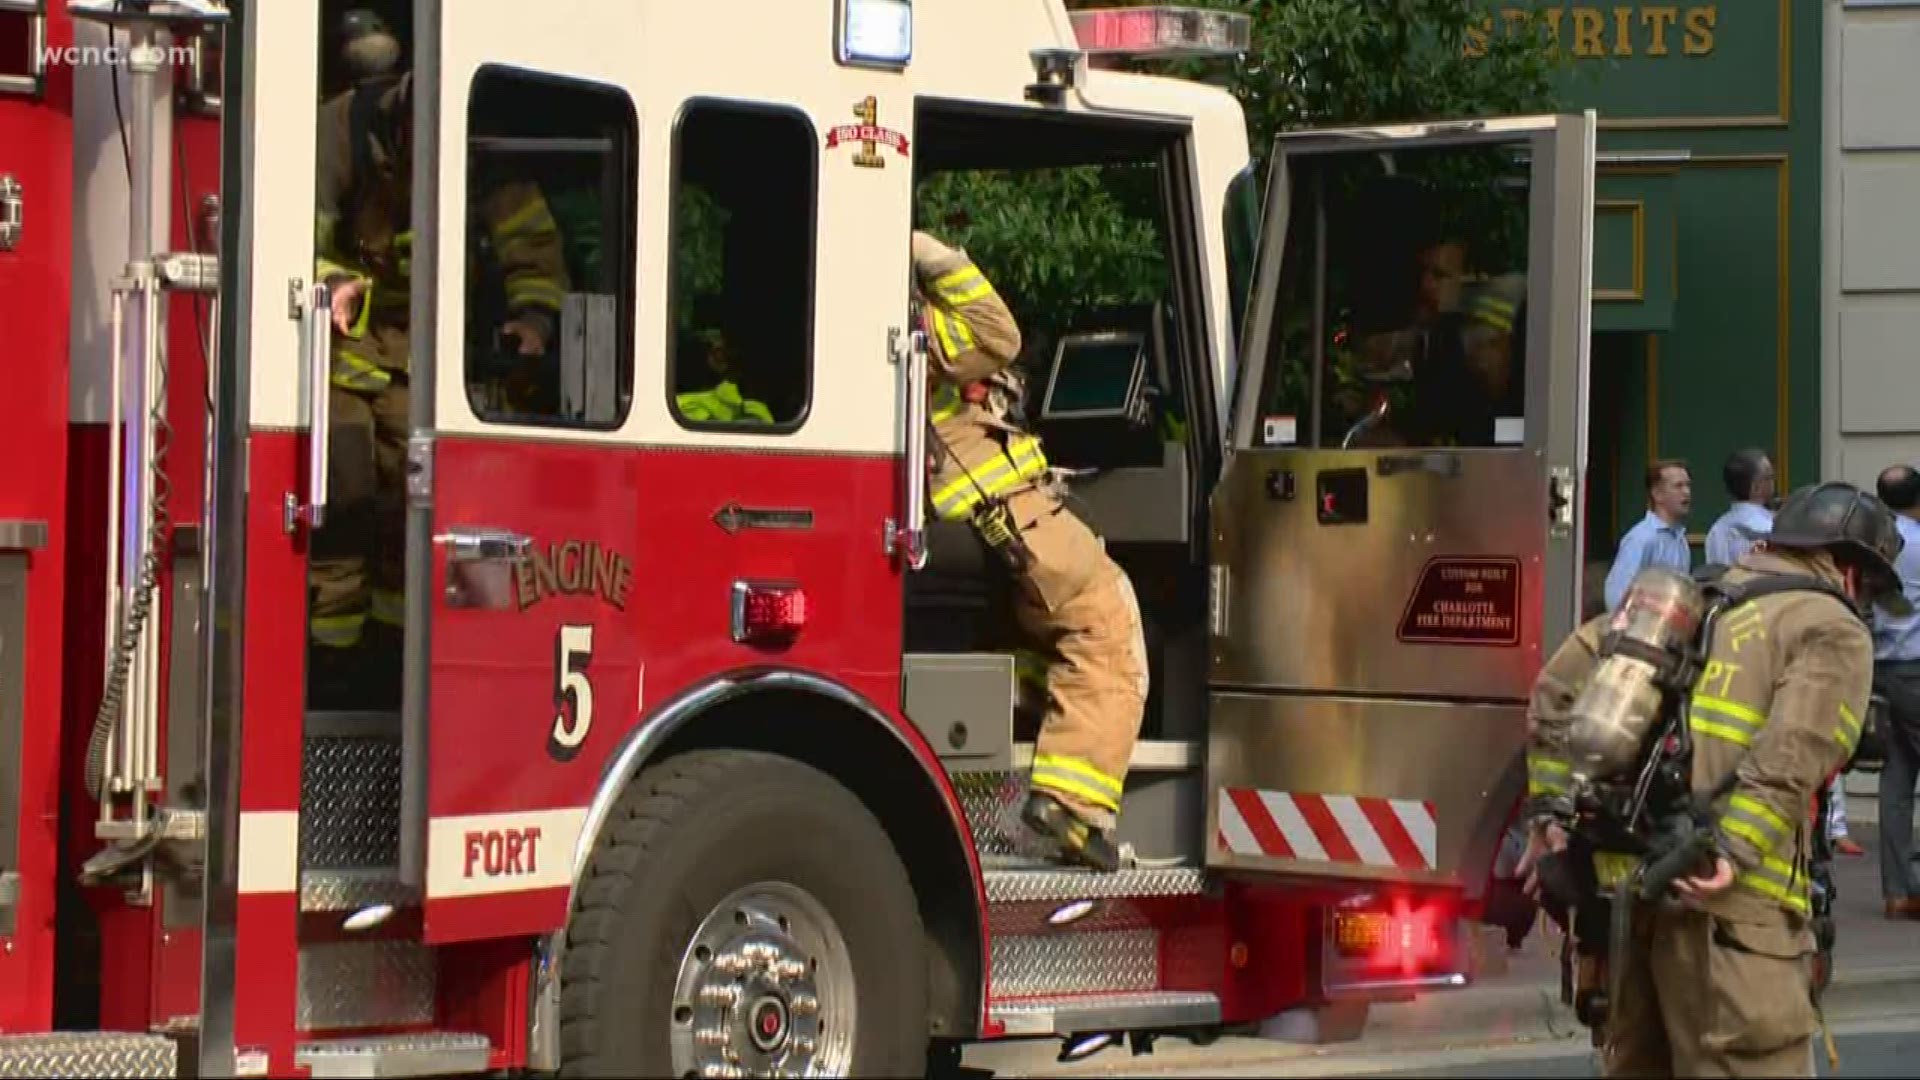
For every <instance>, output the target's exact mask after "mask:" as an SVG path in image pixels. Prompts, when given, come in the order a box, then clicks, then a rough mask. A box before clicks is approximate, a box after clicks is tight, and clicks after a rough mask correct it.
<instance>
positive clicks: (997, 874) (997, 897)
mask: <svg viewBox="0 0 1920 1080" xmlns="http://www.w3.org/2000/svg"><path fill="white" fill-rule="evenodd" d="M985 877H986V879H987V902H988V903H990V904H1029V903H1037V902H1040V901H1046V900H1058V901H1065V900H1118V899H1125V898H1134V897H1156V896H1198V895H1199V894H1200V893H1202V892H1204V891H1205V890H1206V885H1207V881H1206V872H1205V871H1203V870H1201V869H1200V868H1199V867H1197V866H1174V867H1147V868H1135V869H1129V870H1117V871H1114V872H1113V873H1110V874H1103V873H1101V872H1100V871H1098V870H1070V869H1062V868H1060V867H1058V866H1055V865H1053V864H1040V865H1038V866H1033V865H1025V866H1021V867H1019V868H1012V867H1009V866H1008V865H1007V864H1006V863H1004V862H997V863H993V864H989V868H988V869H987V870H986V873H985Z"/></svg>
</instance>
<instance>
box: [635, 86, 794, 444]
mask: <svg viewBox="0 0 1920 1080" xmlns="http://www.w3.org/2000/svg"><path fill="white" fill-rule="evenodd" d="M702 109H715V110H723V111H731V112H734V113H760V114H765V115H768V116H789V117H793V118H794V119H797V120H798V121H799V122H800V124H801V126H802V127H803V128H804V130H805V133H806V137H807V148H808V153H807V160H806V200H807V217H806V238H807V248H806V259H805V266H806V272H805V274H804V277H805V280H806V303H805V306H804V309H803V310H804V311H805V317H804V319H803V322H802V330H803V333H802V336H801V340H802V342H803V348H804V350H805V352H804V354H803V356H802V358H801V362H802V363H803V364H804V365H805V367H804V374H803V375H802V377H801V382H800V386H801V398H800V409H799V411H798V412H797V413H795V414H794V416H793V418H792V419H791V420H786V421H775V422H774V423H771V424H759V423H741V422H739V421H725V420H690V419H688V418H687V417H686V416H684V415H683V414H682V413H681V412H680V407H679V403H678V401H677V400H676V399H677V398H678V397H679V395H678V393H676V392H675V390H674V385H675V375H676V373H677V372H678V371H679V368H678V364H679V362H680V356H679V351H680V332H679V329H678V327H676V326H675V325H674V317H673V313H674V312H675V311H677V310H678V309H679V303H680V285H679V281H680V275H679V272H678V271H679V238H680V185H681V181H680V176H681V166H682V165H683V164H684V163H685V161H686V156H685V140H684V138H683V135H684V133H685V130H686V125H687V121H688V120H689V119H691V118H693V117H694V116H695V115H696V114H697V113H698V112H699V111H700V110H702ZM666 248H667V273H666V277H667V281H666V309H665V312H666V317H665V319H664V320H663V321H664V327H665V329H664V332H665V336H666V342H665V347H664V349H663V355H664V356H665V358H666V363H664V364H662V365H661V371H662V384H661V388H662V390H663V392H664V403H665V405H666V408H667V415H668V416H669V417H671V418H672V419H673V422H674V423H675V424H677V425H679V427H680V428H681V430H683V431H697V432H702V433H708V434H725V435H747V436H754V435H761V436H765V435H781V436H789V435H793V434H794V433H796V432H798V431H799V430H800V429H801V428H803V427H805V426H806V424H807V421H808V419H810V418H811V417H812V416H813V395H814V391H815V390H816V389H817V388H818V376H819V357H818V353H817V350H816V349H815V346H814V337H815V334H816V332H817V330H816V328H817V326H818V320H819V303H820V289H819V278H820V129H819V127H818V126H817V125H815V124H814V122H813V114H812V113H810V112H808V111H807V110H806V108H805V107H803V106H801V105H798V104H794V103H791V102H779V101H768V100H765V99H761V98H736V97H728V96H725V95H720V94H696V95H694V96H692V97H689V98H686V99H685V100H683V101H682V102H681V103H680V107H679V109H678V110H676V111H675V113H674V117H673V138H672V141H671V145H670V147H669V148H668V153H667V237H666Z"/></svg>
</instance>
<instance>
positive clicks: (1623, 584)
mask: <svg viewBox="0 0 1920 1080" xmlns="http://www.w3.org/2000/svg"><path fill="white" fill-rule="evenodd" d="M1647 503H1648V510H1647V516H1646V517H1643V518H1641V519H1640V521H1639V523H1637V524H1636V525H1634V527H1633V528H1631V529H1628V530H1627V535H1625V536H1623V537H1621V538H1620V551H1619V552H1618V553H1617V554H1615V555H1614V557H1613V568H1612V569H1611V570H1608V571H1607V589H1606V596H1607V610H1609V611H1612V610H1613V609H1614V608H1617V607H1619V606H1620V598H1621V597H1623V596H1625V595H1627V586H1628V585H1631V584H1633V579H1634V577H1635V576H1636V575H1637V574H1639V573H1640V571H1642V570H1645V569H1647V568H1648V567H1650V566H1664V567H1666V568H1667V569H1669V570H1673V571H1675V572H1677V573H1681V574H1686V573H1691V572H1692V570H1693V552H1692V551H1690V550H1689V549H1688V548H1687V530H1686V525H1685V522H1686V520H1687V512H1688V511H1690V510H1692V509H1693V477H1692V476H1691V475H1689V474H1688V472H1687V465H1686V463H1685V462H1683V461H1671V460H1669V461H1656V462H1654V463H1653V464H1651V465H1649V466H1647Z"/></svg>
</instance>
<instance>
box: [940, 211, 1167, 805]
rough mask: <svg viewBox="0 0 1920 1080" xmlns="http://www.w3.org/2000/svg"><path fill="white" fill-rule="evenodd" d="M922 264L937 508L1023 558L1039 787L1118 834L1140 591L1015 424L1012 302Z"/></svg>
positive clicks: (1027, 673)
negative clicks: (1036, 701) (1037, 707)
mask: <svg viewBox="0 0 1920 1080" xmlns="http://www.w3.org/2000/svg"><path fill="white" fill-rule="evenodd" d="M913 265H914V272H915V277H916V279H917V284H918V286H919V293H920V296H921V298H922V300H923V303H924V322H925V324H926V327H927V330H928V336H929V338H930V347H929V350H928V351H929V355H930V360H931V367H932V370H931V371H930V373H929V375H930V379H929V383H930V387H929V392H930V394H931V396H932V402H931V414H930V415H931V417H932V420H933V424H934V445H932V446H930V447H929V453H930V454H931V455H932V458H933V465H932V480H931V483H930V486H929V502H930V504H931V506H932V508H933V512H934V513H935V514H937V515H939V516H940V517H942V518H944V519H947V520H951V521H971V522H973V523H974V525H975V527H976V528H977V529H978V530H979V531H980V532H981V535H982V537H983V539H985V540H986V541H987V542H988V544H989V545H990V546H995V547H996V548H998V549H1000V550H1002V551H1005V550H1009V549H1010V550H1013V551H1015V552H1017V553H1019V554H1018V555H1016V558H1020V559H1023V560H1024V561H1023V562H1021V563H1020V564H1019V565H1016V566H1015V567H1014V578H1015V581H1016V582H1017V593H1016V596H1015V599H1014V613H1015V617H1016V620H1017V622H1018V623H1019V625H1020V628H1021V630H1022V632H1023V633H1024V634H1025V635H1026V637H1027V638H1028V639H1029V646H1030V651H1028V652H1025V653H1023V654H1022V656H1021V657H1020V663H1019V669H1020V676H1021V683H1022V685H1023V689H1025V690H1027V691H1028V692H1030V693H1037V695H1038V696H1039V698H1040V700H1041V702H1042V707H1041V714H1042V719H1041V726H1040V735H1039V739H1038V741H1037V743H1036V745H1035V748H1034V758H1033V772H1032V777H1031V784H1032V787H1033V789H1034V791H1035V792H1036V793H1044V794H1046V795H1048V796H1051V797H1052V798H1053V799H1055V800H1056V801H1057V802H1058V803H1059V804H1061V805H1062V806H1064V807H1065V808H1066V809H1067V810H1069V811H1071V813H1072V815H1073V816H1074V817H1075V818H1077V819H1078V820H1079V821H1080V822H1082V823H1084V825H1083V828H1084V826H1092V827H1093V828H1095V829H1098V830H1111V829H1112V828H1113V826H1114V824H1115V822H1116V821H1117V819H1118V815H1119V811H1120V796H1121V793H1122V790H1123V789H1124V787H1125V784H1126V777H1127V762H1128V760H1129V759H1130V758H1131V757H1132V755H1133V744H1134V741H1135V740H1136V739H1137V738H1138V737H1139V733H1140V720H1141V715H1142V713H1143V711H1144V709H1145V707H1146V696H1147V659H1146V646H1145V641H1144V638H1143V637H1142V629H1141V620H1140V609H1139V604H1138V603H1137V601H1136V599H1135V596H1134V592H1133V586H1132V583H1131V582H1130V581H1129V580H1128V578H1127V575H1126V572H1125V571H1124V570H1122V569H1121V567H1120V565H1119V564H1118V563H1116V562H1114V561H1113V559H1112V558H1111V557H1110V556H1109V555H1108V554H1107V551H1106V546H1105V544H1104V543H1102V541H1101V540H1100V538H1099V537H1098V536H1096V535H1094V533H1093V530H1092V529H1090V528H1088V527H1087V525H1086V523H1085V522H1083V521H1081V520H1080V519H1079V518H1078V517H1077V516H1075V515H1074V513H1073V512H1072V511H1071V510H1070V509H1068V508H1067V506H1066V505H1065V503H1064V502H1063V501H1062V499H1061V497H1060V495H1059V493H1058V490H1057V488H1056V486H1055V484H1054V482H1053V478H1052V477H1051V475H1050V473H1049V471H1048V466H1047V459H1046V454H1045V453H1044V452H1043V451H1042V449H1041V446H1040V440H1039V439H1037V438H1035V437H1034V436H1032V435H1030V434H1028V433H1026V432H1024V431H1022V430H1020V429H1019V428H1018V427H1016V426H1015V425H1013V424H1011V423H1009V422H1008V420H1007V419H1006V417H1007V414H1008V411H1009V409H1010V408H1011V406H1012V404H1013V402H1014V399H1015V398H1016V397H1017V395H1018V394H1019V391H1020V383H1019V380H1018V377H1017V376H1016V375H1015V373H1014V372H1012V371H1010V370H1009V366H1010V365H1011V364H1012V363H1013V361H1014V359H1015V358H1016V357H1017V356H1018V354H1019V351H1020V331H1019V328H1018V327H1017V326H1015V324H1014V321H1013V316H1012V313H1011V312H1009V311H1008V310H1007V306H1006V304H1005V302H1004V301H1002V300H1001V298H1000V296H999V294H998V293H997V292H995V290H994V288H993V285H992V284H991V283H989V282H988V281H987V279H986V277H985V275H983V274H982V273H981V272H980V269H979V267H977V266H975V265H974V263H973V261H972V260H971V259H970V258H968V257H967V255H966V253H965V252H963V251H957V250H954V249H952V248H949V247H947V246H946V245H945V244H942V243H941V242H939V241H938V240H935V239H934V238H932V237H930V236H928V235H926V234H925V233H918V232H916V233H915V234H914V236H913Z"/></svg>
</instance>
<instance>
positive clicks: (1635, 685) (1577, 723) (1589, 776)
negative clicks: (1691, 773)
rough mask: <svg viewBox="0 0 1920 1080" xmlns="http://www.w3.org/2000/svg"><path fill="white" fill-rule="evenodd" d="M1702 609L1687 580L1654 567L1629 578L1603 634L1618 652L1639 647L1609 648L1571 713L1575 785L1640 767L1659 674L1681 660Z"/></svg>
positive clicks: (1655, 713)
mask: <svg viewBox="0 0 1920 1080" xmlns="http://www.w3.org/2000/svg"><path fill="white" fill-rule="evenodd" d="M1705 608H1706V598H1705V596H1704V595H1703V594H1702V592H1701V590H1700V586H1699V585H1698V584H1697V583H1696V582H1694V580H1693V579H1692V578H1690V577H1687V576H1685V575H1683V574H1678V573H1675V572H1674V571H1672V570H1664V569H1660V568H1649V569H1646V570H1642V571H1640V573H1639V574H1638V575H1636V576H1635V577H1634V579H1633V583H1632V584H1631V585H1629V586H1628V587H1627V594H1626V596H1625V597H1623V598H1622V599H1621V601H1620V606H1619V608H1618V609H1616V610H1615V612H1614V615H1613V619H1612V621H1611V622H1610V623H1609V625H1608V629H1609V630H1610V631H1612V632H1616V633H1618V635H1619V636H1620V639H1621V642H1622V644H1623V645H1624V644H1625V643H1627V642H1635V643H1638V645H1639V646H1640V648H1637V649H1636V648H1633V647H1632V646H1627V647H1626V648H1621V647H1618V646H1616V648H1615V650H1614V651H1613V652H1612V653H1611V654H1605V655H1603V658H1602V659H1601V662H1600V664H1599V665H1598V666H1597V667H1596V668H1595V669H1594V672H1593V676H1592V677H1591V678H1590V679H1589V680H1588V681H1587V685H1586V686H1585V687H1584V688H1582V689H1581V691H1580V695H1579V696H1578V697H1577V698H1575V699H1574V702H1573V708H1572V709H1571V710H1570V715H1571V719H1572V732H1571V734H1572V743H1573V745H1572V747H1571V750H1572V757H1573V761H1572V765H1573V778H1574V780H1575V781H1576V782H1592V781H1598V780H1608V779H1611V778H1613V777H1614V776H1616V775H1618V774H1619V773H1620V772H1621V771H1622V770H1625V769H1629V768H1631V767H1633V766H1634V765H1635V764H1637V763H1638V762H1639V760H1640V748H1641V746H1642V745H1644V744H1645V742H1646V738H1647V732H1648V731H1649V730H1651V729H1652V727H1653V725H1654V724H1655V723H1656V722H1657V721H1658V720H1659V719H1660V702H1661V696H1662V691H1661V688H1660V685H1659V682H1658V681H1657V680H1658V679H1659V676H1660V673H1661V670H1662V668H1667V669H1669V670H1670V669H1671V666H1672V665H1673V664H1675V663H1677V662H1678V661H1680V660H1681V659H1683V658H1684V657H1685V656H1686V654H1687V652H1688V650H1689V649H1690V648H1691V646H1692V643H1693V637H1694V633H1695V631H1697V630H1698V629H1699V626H1700V619H1701V617H1702V615H1703V613H1704V611H1705ZM1636 654H1638V655H1636ZM1655 655H1658V656H1664V657H1669V658H1671V659H1670V660H1667V661H1665V662H1664V663H1662V664H1660V665H1658V666H1656V664H1655V663H1653V662H1651V660H1650V659H1649V657H1650V656H1655Z"/></svg>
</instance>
